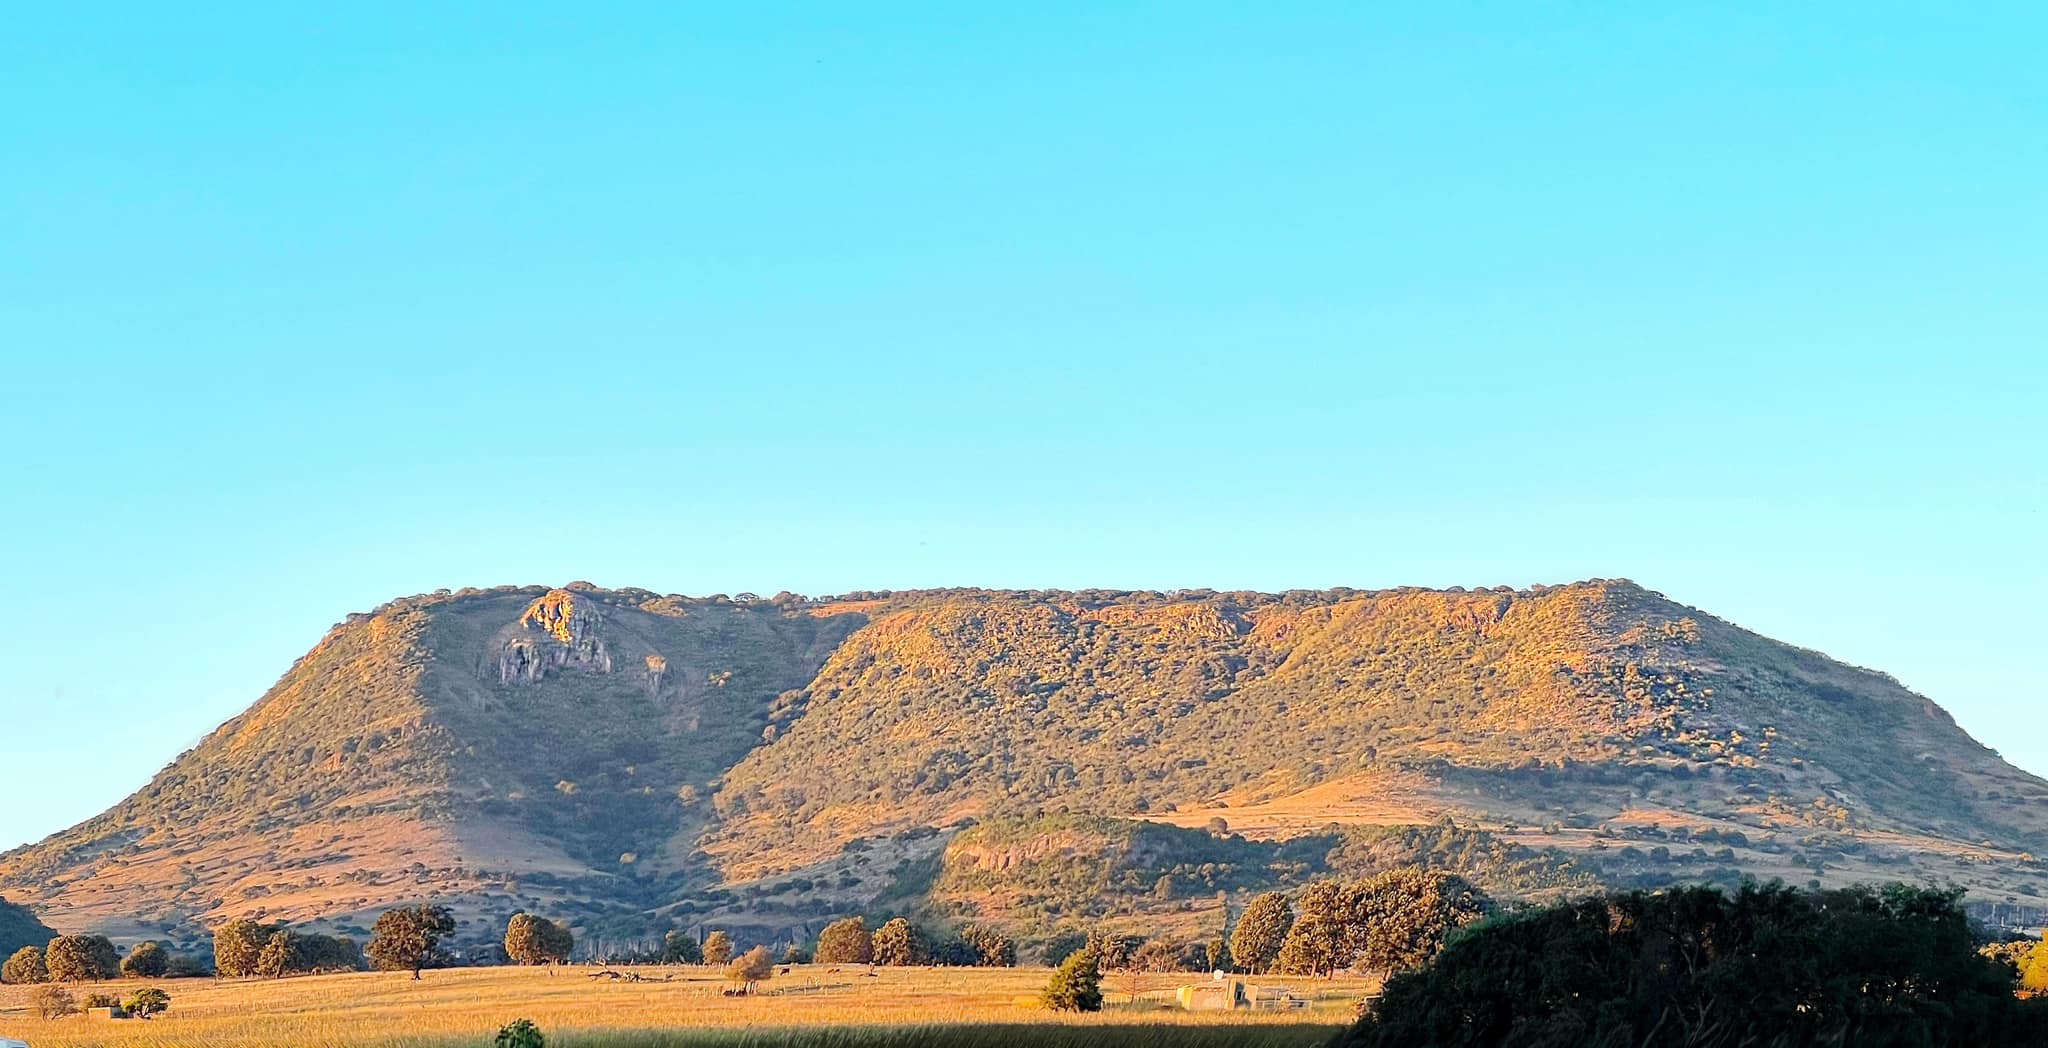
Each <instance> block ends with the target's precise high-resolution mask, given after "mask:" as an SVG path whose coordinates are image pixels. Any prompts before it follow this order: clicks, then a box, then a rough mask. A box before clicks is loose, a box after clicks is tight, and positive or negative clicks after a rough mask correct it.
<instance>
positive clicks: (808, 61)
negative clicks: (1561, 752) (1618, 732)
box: [0, 3, 2048, 846]
mask: <svg viewBox="0 0 2048 1048" xmlns="http://www.w3.org/2000/svg"><path fill="white" fill-rule="evenodd" d="M295 6H303V5H247V6H245V7H242V8H241V9H232V5H200V6H197V7H192V6H189V5H188V6H185V7H180V8H176V9H172V8H168V7H163V6H161V5H158V6H157V7H155V8H152V7H149V6H146V5H133V6H131V7H128V8H126V9H119V8H116V7H106V8H102V9H100V10H98V11H97V12H94V13H85V12H82V11H80V10H77V9H73V8H71V7H70V6H69V5H40V6H33V7H21V8H18V9H16V10H14V11H12V12H10V14H9V16H8V22H9V24H8V28H7V31H6V33H5V34H0V355H4V361H0V364H4V368H0V391H4V396H5V414H4V418H0V440H4V442H5V448H6V452H7V458H6V463H5V468H4V470H0V504H4V509H5V512H4V513H0V551H4V552H0V568H4V578H0V583H4V586H5V600H6V602H7V608H6V613H5V615H4V621H0V777H5V778H9V779H14V778H22V779H25V780H27V781H28V782H30V783H33V784H37V785H36V786H34V787H31V788H29V789H27V790H25V791H24V790H20V789H11V790H10V792H9V793H8V796H9V797H11V798H21V797H24V796H33V797H35V798H36V800H35V801H34V802H33V803H28V804H23V803H18V802H13V801H11V802H10V803H8V804H6V805H4V806H0V846H4V845H8V844H12V843H16V842H19V841H23V840H27V839H32V838H36V837H40V836H41V835H43V834H45V833H49V832H52V831H55V830H57V829H59V828H61V827H63V826H65V825H68V824H70V823H72V822H74V821H76V820H78V819H81V818H83V817H85V816H88V815H90V814H92V813H93V812H95V811H97V810H99V809H100V808H102V807H103V806H105V805H106V804H108V803H111V802H112V801H114V800H116V799H118V798H119V797H121V796H122V795H124V794H126V793H127V792H129V791H130V790H132V789H133V788H134V787H136V786H138V785H140V784H141V783H142V782H143V781H144V780H145V779H146V778H147V777H148V776H149V775H150V774H152V773H153V772H154V771H155V770H156V769H157V768H158V767H159V766H161V765H162V764H163V763H165V762H166V761H168V760H169V759H170V758H172V757H173V756H174V755H175V754H176V753H178V752H179V751H180V750H182V749H184V748H185V747H187V746H189V745H190V744H192V743H193V742H195V741H196V740H197V739H198V738H199V737H200V736H201V735H203V734H204V733H205V732H207V731H208V730H210V729H211V728H212V727H213V726H214V725H216V724H217V723H219V722H220V721H222V720H224V719H226V718H228V717H230V716H232V715H233V714H234V713H236V712H237V711H239V710H240V709H241V708H242V707H244V706H245V705H247V704H248V703H249V702H250V701H252V700H253V699H255V698H256V696H257V695H258V694H260V693H261V692H262V691H263V689H264V688H265V687H267V686H268V685H269V684H270V683H271V682H272V681H273V680H274V679H275V678H276V677H277V675H278V674H280V673H281V672H282V671H283V670H284V669H285V668H286V667H287V666H288V664H289V663H290V662H291V660H292V659H293V658H294V657H296V656H297V655H298V654H300V653H301V652H302V651H304V650H305V649H306V648H307V647H308V646H310V645H311V644H312V643H313V642H314V641H315V640H317V639H318V637H319V636H320V634H321V633H322V631H323V630H325V629H326V627H327V626H328V625H329V624H331V623H333V622H334V621H336V620H337V619H339V618H341V617H342V616H343V615H344V614H346V613H347V612H349V611H352V610H363V609H367V608H369V607H371V606H373V605H375V604H377V603H380V602H382V601H384V600H386V599H388V598H390V597H393V596H397V595H400V594H409V593H418V592H423V591H427V590H432V589H435V588H437V587H442V586H450V587H459V586H464V585H493V584H501V583H560V582H564V581H568V580H571V579H578V578H581V579H589V580H592V581H595V582H598V583H600V584H605V585H615V586H622V585H633V586H643V587H647V588H649V589H654V590H658V591H664V592H666V591H681V592H690V593H708V592H738V591H741V590H754V591H759V592H762V593H772V592H774V591H776V590H779V589H792V590H797V591H800V592H808V593H823V592H836V591H842V590H847V589H855V588H869V587H874V588H884V587H912V586H935V585H952V584H982V585H994V586H1064V587H1078V586H1121V587H1162V588H1168V587H1178V586H1215V587H1257V588H1269V589H1270V588H1284V587H1295V586H1302V587H1322V586H1331V585H1340V584H1341V585H1352V586H1380V585H1396V584H1404V583H1413V584H1425V585H1467V586H1470V585H1481V584H1485V585H1492V584H1498V583H1511V584H1518V585H1519V584H1527V583H1532V582H1539V581H1541V582H1558V581H1565V580H1570V579H1575V578H1583V577H1589V576H1628V577H1631V578H1634V579H1636V580H1638V581H1640V582H1642V583H1644V584H1645V585H1648V586H1651V587H1653V588H1656V589H1660V590H1662V591H1664V592H1666V593H1668V594H1670V595H1671V596H1673V597H1675V598H1677V599H1679V600H1682V601H1685V602H1687V603H1691V604H1695V605H1698V606H1701V607H1703V608H1706V609H1708V610H1710V611H1712V612H1714V613H1716V614H1719V615H1722V616H1724V617H1727V618H1730V619H1732V620H1734V621H1736V622H1739V623H1742V624H1744V625H1747V626H1750V627H1752V628H1756V629H1759V630H1762V631H1764V632H1767V633H1769V634H1772V635H1774V636H1777V637H1780V638H1782V639H1785V640H1788V641H1792V642H1795V643H1799V644H1804V645H1808V646H1812V647H1817V648H1820V649H1822V650H1825V651H1827V652H1830V653H1832V654H1834V655H1836V656H1838V657H1841V658H1844V659H1847V660H1849V661H1853V662H1856V663H1859V664H1864V665H1870V666H1874V667H1878V668H1881V669H1884V670H1887V671H1890V672H1892V673H1894V674H1896V675H1897V676H1899V677H1900V678H1902V679H1903V680H1905V681H1906V682H1907V683H1908V684H1910V685H1912V686H1913V687H1915V688H1918V689H1920V690H1922V691H1923V692H1925V693H1926V694H1928V695H1929V696H1931V697H1933V698H1934V699H1936V700H1937V701H1939V702H1941V703H1943V704H1944V705H1946V706H1947V707H1948V708H1950V709H1951V710H1953V711H1954V712H1955V713H1956V714H1957V716H1958V717H1959V719H1960V720H1961V721H1962V722H1963V724H1964V725H1965V726H1966V727H1967V728H1969V729H1970V730H1971V731H1972V732H1974V733H1975V734H1976V735H1977V736H1978V737H1979V738H1980V739H1983V740H1984V741H1986V742H1987V743H1988V744H1990V745H1992V746H1995V747H1998V748H1999V749H2001V750H2002V751H2003V752H2004V753H2006V754H2007V755H2008V756H2010V757H2011V758H2012V759H2014V760H2016V761H2017V762H2019V763H2020V764H2022V765H2023V766H2025V767H2028V768H2030V769H2032V770H2034V771H2036V772H2048V713H2044V712H2043V710H2044V709H2048V707H2044V705H2043V701H2042V700H2043V698H2044V696H2043V694H2042V687H2041V683H2040V681H2041V679H2042V676H2041V674H2042V638H2043V637H2048V599H2044V593H2048V566H2044V553H2043V551H2044V542H2043V536H2044V534H2048V528H2044V522H2043V514H2042V510H2043V507H2044V503H2048V494H2044V493H2048V485H2044V483H2043V480H2044V477H2043V470H2042V466H2041V450H2042V446H2043V440H2042V434H2041V422H2042V415H2043V403H2044V401H2043V395H2044V385H2048V363H2044V360H2048V345H2044V341H2048V335H2044V332H2048V294H2044V293H2043V288H2044V287H2048V101H2044V100H2048V74H2044V67H2043V65H2042V63H2041V61H2040V47H2041V41H2042V39H2043V34H2044V31H2048V19H2044V16H2043V15H2042V14H2041V13H2040V9H2039V8H2038V7H2037V6H2035V5H2024V4H2010V5H1998V4H1985V5H1973V7H1972V10H1971V11H1969V12H1967V13H1966V12H1956V11H1937V9H1936V8H1934V7H1929V6H1927V5H1912V6H1906V5H1892V4H1871V3H1854V4H1848V3H1843V4H1803V5H1785V4H1744V5H1730V4H1697V5H1647V4H1627V5H1619V4H1597V5H1596V4H1587V5H1559V4H1550V5H1528V4H1447V3H1427V4H1423V3H1415V4H1355V3H1346V4H1330V5H1308V4H1297V5H1252V4H1234V5H1216V6H1209V5H1201V4H1193V3H1186V4H1166V5H1145V6H1142V7H1141V6H1126V5H1113V4H1112V5H1101V4H1088V5H1008V6H1004V5H988V4H968V5H961V4H944V5H941V4H931V5H920V6H887V7H881V8H878V9H868V10H856V8H857V7H872V5H850V4H818V5H813V6H763V5H737V4H735V5H721V6H720V8H719V9H716V10H714V9H711V6H712V5H648V6H646V7H641V8H608V9H605V10H602V11H600V10H596V9H594V8H593V7H591V6H589V5H572V7H571V8H564V7H562V5H532V6H516V5H505V4H492V5H479V6H477V7H475V8H473V9H468V10H463V9H460V8H457V7H455V6H453V5H381V4H372V3H360V4H346V5H326V6H327V8H328V9H326V10H321V11H317V12H312V11H296V10H295V11H286V10H282V9H281V8H289V7H295ZM1539 6H1540V7H1541V8H1543V10H1541V11H1540V12H1539V11H1537V10H1535V9H1536V8H1537V7H1539ZM1262 8H1280V9H1282V10H1279V11H1277V12H1275V11H1271V10H1261V9H1262Z"/></svg>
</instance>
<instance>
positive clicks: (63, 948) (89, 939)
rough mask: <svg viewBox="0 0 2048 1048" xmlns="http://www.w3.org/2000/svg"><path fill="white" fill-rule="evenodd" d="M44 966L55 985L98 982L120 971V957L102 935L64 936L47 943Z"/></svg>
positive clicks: (111, 942) (109, 941) (112, 944)
mask: <svg viewBox="0 0 2048 1048" xmlns="http://www.w3.org/2000/svg"><path fill="white" fill-rule="evenodd" d="M43 965H44V967H45V968H47V969H48V970H49V973H50V978H51V980H52V981H55V982H86V981H88V980H90V981H92V982H98V981H100V980H102V979H112V978H114V977H115V976H117V975H119V974H120V972H121V955H120V954H119V953H118V952H117V951H116V950H115V949H114V943H113V941H112V940H110V939H108V938H107V937H106V936H104V935H65V936H60V937H58V938H55V939H52V940H50V946H49V949H48V950H47V951H45V952H44V955H43Z"/></svg>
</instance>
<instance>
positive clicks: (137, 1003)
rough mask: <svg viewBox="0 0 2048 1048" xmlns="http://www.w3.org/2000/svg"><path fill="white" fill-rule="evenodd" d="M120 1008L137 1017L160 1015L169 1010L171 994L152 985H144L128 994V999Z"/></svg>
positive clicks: (145, 1017)
mask: <svg viewBox="0 0 2048 1048" xmlns="http://www.w3.org/2000/svg"><path fill="white" fill-rule="evenodd" d="M121 1010H122V1011H125V1012H127V1013H128V1014H129V1015H132V1016H135V1017H136V1018H138V1019H147V1018H149V1017H150V1016H152V1015H161V1014H163V1013H164V1012H167V1011H170V1010H171V995H170V994H167V993H165V992H163V991H162V990H159V989H157V988H156V987H154V986H145V987H143V988H142V989H140V990H137V991H135V992H134V993H131V994H129V995H128V1000H127V1001H126V1002H124V1003H123V1004H122V1005H121Z"/></svg>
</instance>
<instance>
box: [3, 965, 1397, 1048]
mask: <svg viewBox="0 0 2048 1048" xmlns="http://www.w3.org/2000/svg"><path fill="white" fill-rule="evenodd" d="M598 970H599V969H596V968H591V967H567V968H561V969H556V970H554V971H553V972H550V971H548V970H545V969H536V968H463V969H447V970H441V971H429V972H427V973H426V975H425V978H424V979H423V980H422V981H419V982H414V981H413V980H412V977H411V976H410V975H409V974H406V973H395V974H394V973H383V972H374V973H361V974H351V975H326V976H308V977H301V978H294V979H282V980H213V979H181V980H168V981H161V982H154V983H148V984H147V985H155V986H160V987H162V988H163V989H165V990H166V991H168V992H169V993H170V995H171V1010H170V1012H169V1013H168V1014H165V1015H162V1016H159V1017H157V1018H155V1019H152V1020H149V1021H147V1022H144V1021H139V1020H109V1019H105V1018H96V1017H90V1016H71V1017H68V1018H63V1019H54V1020H48V1021H45V1020H41V1019H37V1018H35V1017H34V1015H33V1013H32V1012H31V1011H30V1010H29V994H30V991H31V988H30V987H24V986H4V987H0V1038H16V1039H19V1040H24V1041H27V1042H28V1043H29V1044H30V1045H32V1046H34V1048H83V1046H86V1045H105V1046H109V1048H201V1046H205V1048H258V1046H263V1048H270V1046H275V1045H294V1046H298V1048H370V1046H376V1048H443V1046H454V1045H488V1044H489V1043H490V1042H491V1038H492V1035H493V1034H494V1033H495V1032H496V1031H497V1029H498V1028H499V1027H500V1026H502V1025H504V1024H505V1023H508V1022H510V1021H512V1020H514V1019H519V1018H527V1019H532V1020H533V1021H534V1022H535V1023H537V1024H539V1026H540V1027H541V1029H542V1030H543V1031H545V1032H546V1033H547V1035H548V1043H549V1044H550V1045H552V1046H556V1048H579V1046H580V1048H685V1046H695V1045H709V1044H718V1045H727V1046H739V1045H758V1046H764V1048H765V1046H769V1045H776V1046H791V1048H794V1046H798V1045H807V1044H812V1043H818V1042H819V1041H820V1040H822V1038H820V1037H817V1036H814V1035H818V1034H825V1033H827V1032H828V1031H830V1030H833V1029H834V1028H847V1027H864V1028H870V1029H867V1030H865V1031H860V1032H855V1033H848V1032H847V1031H844V1030H843V1029H842V1030H841V1031H840V1032H841V1033H842V1034H845V1035H844V1036H834V1037H832V1038H831V1041H832V1043H834V1044H838V1045H842V1046H854V1045H865V1044H870V1043H872V1044H883V1043H925V1044H934V1045H936V1044H989V1045H996V1044H1005V1045H1008V1044H1019V1045H1025V1044H1031V1043H1036V1042H1038V1041H1039V1040H1041V1038H1040V1037H1039V1036H1035V1035H1036V1034H1040V1033H1044V1034H1046V1035H1049V1036H1046V1037H1044V1038H1043V1040H1046V1041H1054V1040H1057V1041H1058V1042H1059V1043H1061V1044H1065V1045H1077V1044H1091V1043H1096V1044H1131V1043H1158V1044H1165V1043H1173V1044H1190V1043H1193V1044H1201V1043H1210V1042H1212V1041H1213V1043H1216V1044H1218V1045H1221V1044H1225V1043H1228V1044H1233V1045H1236V1044H1246V1045H1254V1046H1270V1048H1291V1046H1301V1048H1308V1046H1312V1045H1319V1044H1321V1043H1322V1042H1324V1041H1326V1040H1327V1039H1328V1038H1329V1037H1330V1035H1331V1034H1332V1033H1334V1032H1335V1031H1336V1029H1337V1028H1338V1027H1340V1026H1343V1025H1345V1024H1348V1023H1349V1022H1350V1021H1351V1019H1352V1017H1353V1014H1354V1013H1353V1010H1352V1009H1353V1005H1354V1004H1355V1003H1356V1002H1357V1001H1358V1000H1359V999H1360V998H1361V997H1363V996H1364V995H1365V994H1366V993H1368V992H1370V990H1371V989H1372V988H1373V987H1372V984H1371V983H1368V982H1366V981H1364V980H1360V979H1346V978H1338V979H1334V980H1321V979H1297V978H1274V979H1254V980H1252V981H1253V982H1256V983H1258V984H1259V985H1261V986H1285V987H1287V988H1289V989H1291V990H1293V991H1294V992H1295V993H1296V994H1297V995H1299V996H1302V997H1306V998H1309V999H1310V1000H1311V1002H1312V1004H1311V1006H1310V1007H1308V1008H1303V1009H1295V1010H1290V1011H1272V1010H1261V1011H1257V1012H1248V1011H1237V1012H1194V1013H1190V1012H1184V1011H1181V1010H1180V1009H1179V1008H1177V1007H1175V1006H1174V1005H1173V1003H1172V1002H1173V991H1174V988H1175V987H1177V986H1180V985H1183V984H1186V983H1190V982H1199V981H1206V980H1207V979H1208V977H1207V976H1205V975H1201V974H1172V975H1146V976H1143V977H1141V979H1140V981H1139V983H1138V984H1137V985H1136V986H1135V987H1133V986H1132V985H1131V979H1130V977H1129V976H1125V975H1121V974H1111V975H1109V976H1107V977H1105V979H1104V980H1103V993H1104V997H1105V999H1106V1001H1107V1002H1108V1003H1107V1006H1106V1007H1105V1008H1104V1010H1103V1011H1102V1012H1099V1013H1095V1014H1091V1015H1060V1014H1054V1013H1050V1012H1047V1011H1044V1010H1043V1009H1040V1008H1039V1007H1037V1005H1036V1003H1035V998H1036V996H1037V994H1038V992H1039V990H1040V989H1042V988H1043V987H1044V985H1045V982H1046V979H1047V977H1048V974H1049V973H1048V971H1047V970H1046V969H1042V968H1018V969H963V968H938V969H924V968H881V969H876V973H875V974H874V975H872V976H870V975H869V974H868V969H866V968H864V967H844V968H837V969H835V968H833V967H830V966H822V965H797V966H794V967H793V968H791V969H790V970H789V973H788V974H786V975H782V974H778V975H777V976H776V977H774V978H773V979H770V980H768V981H767V982H765V983H763V984H761V988H760V989H761V993H760V995H758V996H755V997H750V998H727V997H724V996H722V993H721V991H723V990H724V989H725V988H726V987H727V986H729V985H730V984H729V983H728V982H726V980H725V979H724V977H723V973H722V972H721V971H720V970H719V969H715V968H696V967H673V968H664V967H648V968H638V969H633V968H622V969H618V970H619V971H622V972H637V973H638V974H639V975H640V976H641V977H642V978H643V979H648V980H656V981H646V982H637V983H636V982H625V981H618V982H614V981H611V980H609V979H593V978H591V973H593V972H596V971H598ZM670 977H673V978H672V981H666V982H664V981H658V980H663V979H669V978H670ZM142 985H145V983H142V982H134V981H129V982H118V983H108V984H104V985H102V986H100V987H98V988H97V989H98V990H100V991H103V992H109V993H112V994H114V995H117V996H126V995H127V994H128V993H132V992H133V991H134V990H135V989H136V988H137V987H139V986H142ZM1134 989H1135V990H1136V992H1137V996H1136V999H1135V1001H1133V999H1132V991H1133V990H1134ZM75 992H77V994H78V995H79V996H80V997H81V998H83V996H84V995H85V994H86V993H91V992H95V987H93V986H92V985H91V984H86V985H84V986H80V987H77V988H75ZM1062 1031H1064V1032H1063V1033H1062ZM1091 1035H1095V1036H1091ZM1205 1035H1213V1036H1205Z"/></svg>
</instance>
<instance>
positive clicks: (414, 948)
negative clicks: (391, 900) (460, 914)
mask: <svg viewBox="0 0 2048 1048" xmlns="http://www.w3.org/2000/svg"><path fill="white" fill-rule="evenodd" d="M454 930H455V919H454V918H453V917H451V916H449V914H448V910H447V908H446V907H442V906H429V905H421V906H407V907H402V908H400V909H396V910H386V911H384V915H383V916H381V917H378V918H377V925H376V927H375V928H373V929H371V933H370V948H369V951H368V952H369V955H370V960H371V961H372V962H373V963H374V964H376V966H377V967H378V969H379V970H381V971H406V970H408V969H409V970H411V972H412V977H413V978H415V979H417V978H419V977H420V970H421V969H422V968H425V967H426V966H427V965H429V964H433V963H436V962H437V961H439V960H440V959H441V957H440V952H441V939H442V937H443V936H445V935H448V934H449V933H451V932H453V931H454Z"/></svg>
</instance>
